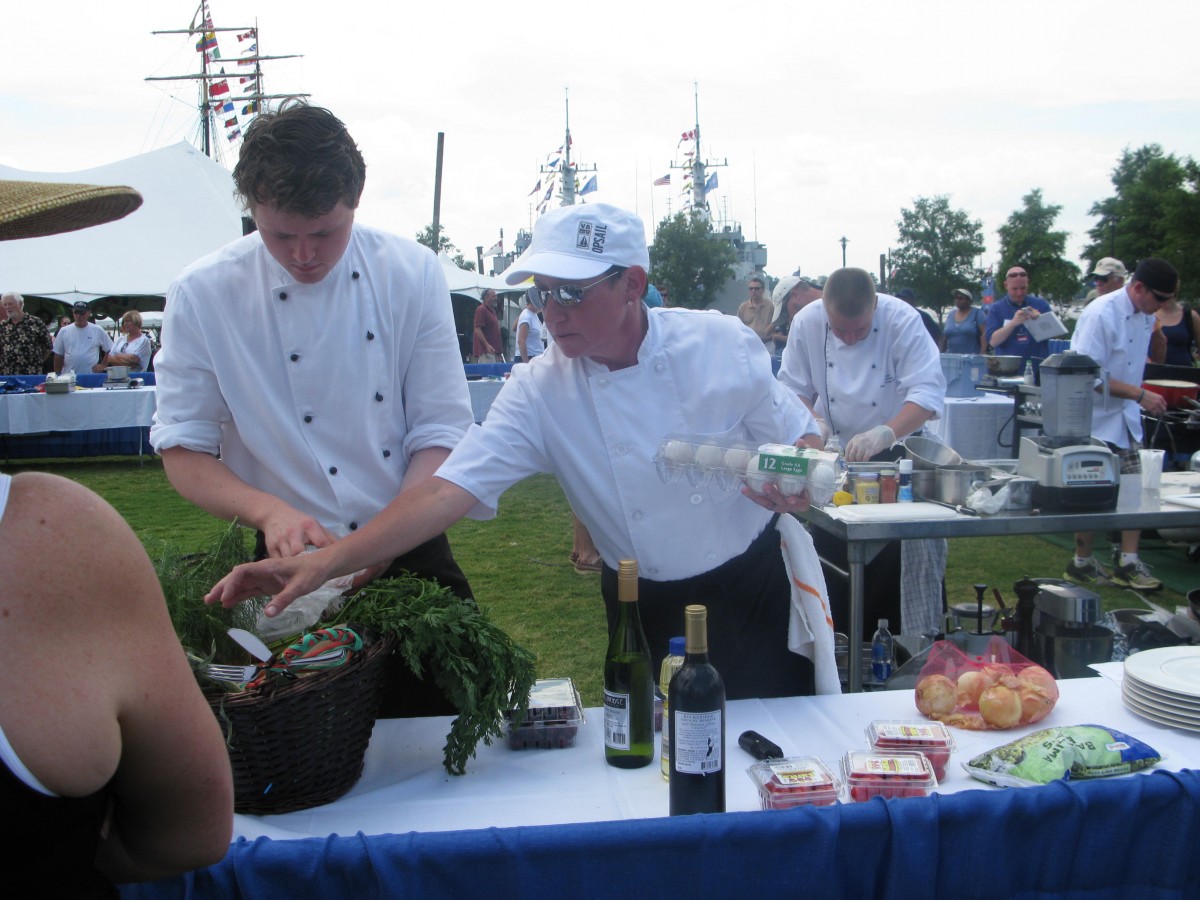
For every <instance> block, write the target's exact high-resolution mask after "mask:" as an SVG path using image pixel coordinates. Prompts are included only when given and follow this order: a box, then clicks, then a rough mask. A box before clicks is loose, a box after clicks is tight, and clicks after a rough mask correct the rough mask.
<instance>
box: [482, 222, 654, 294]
mask: <svg viewBox="0 0 1200 900" xmlns="http://www.w3.org/2000/svg"><path fill="white" fill-rule="evenodd" d="M613 266H623V267H629V266H641V267H642V268H643V269H647V270H648V269H649V268H650V253H649V251H648V250H647V249H646V228H645V226H644V225H643V224H642V220H641V219H640V218H638V217H637V216H635V215H634V214H633V213H631V212H627V211H625V210H623V209H620V208H618V207H616V206H610V205H609V204H607V203H585V204H578V205H575V206H562V207H559V208H558V209H556V210H553V211H552V212H548V213H546V215H544V216H542V217H541V218H540V219H538V220H537V224H536V225H534V226H533V240H532V241H531V242H530V244H529V246H528V247H527V248H526V249H525V252H524V253H522V254H521V256H520V258H519V259H518V260H517V261H516V262H515V263H513V264H512V266H511V267H510V268H509V269H508V270H507V271H506V272H505V273H504V279H505V281H507V282H508V283H509V284H520V283H521V282H522V281H525V280H526V279H528V278H530V277H532V276H534V275H546V276H549V277H550V278H561V279H564V280H566V281H576V280H580V281H586V280H588V279H590V278H595V277H597V276H599V275H603V274H604V273H605V272H607V271H608V270H609V269H610V268H612V267H613Z"/></svg>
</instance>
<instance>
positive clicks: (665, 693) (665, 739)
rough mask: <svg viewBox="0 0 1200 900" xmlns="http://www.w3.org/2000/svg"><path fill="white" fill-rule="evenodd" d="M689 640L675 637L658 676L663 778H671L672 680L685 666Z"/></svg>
mask: <svg viewBox="0 0 1200 900" xmlns="http://www.w3.org/2000/svg"><path fill="white" fill-rule="evenodd" d="M686 641H687V639H686V638H684V637H673V638H671V642H670V644H669V645H668V647H669V650H668V654H667V656H666V658H665V659H663V661H662V668H661V669H660V670H659V674H658V692H659V695H660V696H661V697H662V741H661V744H662V747H661V750H662V753H661V754H660V757H661V762H660V767H661V768H662V776H663V778H667V779H669V778H670V777H671V703H670V691H671V679H672V678H674V677H675V673H676V672H678V671H679V669H680V668H681V667H682V666H683V654H684V650H685V648H686V646H687V643H686Z"/></svg>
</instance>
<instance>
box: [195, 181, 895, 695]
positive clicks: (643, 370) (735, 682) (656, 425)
mask: <svg viewBox="0 0 1200 900" xmlns="http://www.w3.org/2000/svg"><path fill="white" fill-rule="evenodd" d="M648 268H649V254H648V252H647V249H646V235H645V228H644V226H643V224H642V221H641V219H639V218H638V217H637V216H635V215H633V214H632V213H629V212H626V211H624V210H621V209H618V208H616V207H613V206H609V205H607V204H602V203H589V204H586V205H581V206H569V207H564V208H562V209H558V210H555V211H554V212H551V213H548V214H547V215H545V216H543V217H542V218H540V219H539V220H538V222H537V225H536V226H535V228H534V233H533V241H532V243H531V244H530V245H529V247H528V249H526V251H525V253H524V254H523V255H522V256H521V258H520V259H518V260H517V261H516V263H515V264H514V265H513V266H512V268H511V269H510V270H509V271H508V273H507V276H506V277H507V280H508V283H509V284H517V283H520V282H522V281H525V280H527V279H528V278H530V277H532V278H533V279H534V283H535V285H536V286H537V287H538V289H540V290H541V291H542V296H543V299H544V301H545V313H544V315H545V321H546V325H547V327H548V328H549V330H550V333H551V334H552V335H553V338H554V341H553V343H552V344H551V345H550V347H549V348H548V349H547V351H546V352H545V353H543V354H542V355H540V356H538V357H537V358H535V359H533V360H532V361H531V362H530V363H529V364H528V365H524V366H517V367H516V368H514V369H513V371H512V375H511V377H510V378H509V380H508V381H507V382H506V383H505V385H504V387H503V389H502V390H501V391H500V394H499V395H498V397H497V398H496V401H495V403H494V404H493V405H492V408H491V410H490V411H489V413H488V416H487V420H486V421H485V422H484V423H483V424H482V425H473V426H471V428H470V430H469V431H468V432H467V434H466V436H465V437H464V438H463V440H462V442H461V443H460V444H459V445H458V446H457V447H456V448H455V449H454V451H453V452H452V453H451V454H450V456H449V458H448V459H446V461H445V462H444V463H443V464H442V465H441V467H440V468H439V469H438V470H437V473H436V475H435V476H434V477H433V478H431V479H430V480H428V481H427V482H426V483H424V484H421V485H420V486H418V487H415V488H414V489H412V490H411V491H407V492H405V493H404V494H403V495H402V496H400V497H397V498H396V499H395V500H394V501H392V503H390V504H389V505H388V506H387V508H386V509H384V511H383V512H382V513H381V514H380V515H378V516H377V517H376V518H374V519H373V520H372V521H371V522H370V523H368V524H367V525H365V526H364V527H362V528H360V529H358V530H357V531H356V532H354V533H353V534H351V535H349V536H347V537H345V538H342V539H341V540H338V541H337V542H336V543H334V544H333V545H331V546H329V547H327V548H325V549H322V550H319V551H316V552H313V553H309V554H306V555H303V556H295V557H290V558H287V559H267V560H262V561H260V562H258V563H251V564H248V565H244V566H239V567H237V568H236V569H234V570H233V572H231V573H230V574H229V575H227V576H226V577H225V578H224V579H222V580H221V581H220V582H219V583H218V584H217V585H216V586H215V587H214V588H213V590H212V591H211V592H210V593H209V594H208V596H207V597H206V598H205V599H206V600H207V601H208V602H210V603H217V602H219V603H222V604H224V605H225V606H232V605H233V604H235V603H237V602H239V601H241V600H244V599H246V598H248V597H251V596H259V595H262V594H271V595H273V598H272V600H271V601H270V603H269V605H268V606H267V614H268V615H273V614H275V613H277V612H278V611H279V610H281V609H283V608H284V607H285V606H286V605H287V604H288V603H290V602H291V601H292V600H293V599H295V598H296V597H299V596H302V595H304V594H306V593H308V592H310V591H312V590H314V589H315V588H317V587H318V586H320V585H321V584H322V583H324V582H326V581H328V580H329V579H331V578H333V577H335V576H337V575H341V574H347V573H351V572H355V571H357V570H360V569H363V568H365V567H367V566H370V565H372V564H374V563H377V562H378V561H380V560H383V559H390V558H392V557H394V556H396V555H397V554H399V553H402V552H404V551H405V549H407V548H409V547H412V546H415V545H417V544H419V543H421V542H422V541H424V540H426V539H428V537H429V536H431V535H434V534H439V533H441V532H442V531H444V530H445V529H446V528H447V527H449V526H450V525H451V524H452V523H454V522H455V521H457V520H458V519H459V518H461V517H463V516H465V515H467V514H468V513H473V514H474V515H475V516H476V517H480V516H481V515H483V516H486V515H487V514H489V513H490V514H491V515H494V514H495V509H496V506H497V503H498V501H499V498H500V495H501V494H502V493H503V492H504V491H505V490H506V489H507V488H508V487H510V486H511V485H513V484H515V483H516V482H518V481H520V480H521V479H523V478H525V477H528V476H530V475H534V474H536V473H538V472H549V473H551V474H553V475H555V476H556V477H557V478H558V480H559V482H560V484H561V485H562V487H563V490H564V492H565V493H566V495H567V499H568V500H569V501H570V503H571V506H572V508H574V509H575V511H576V512H577V513H578V515H579V517H580V518H581V519H582V520H583V522H584V524H585V525H586V526H587V528H588V530H589V531H590V532H591V534H592V537H593V538H594V539H595V542H596V546H597V548H598V549H599V551H600V555H601V557H602V559H603V562H604V566H603V571H602V573H601V592H602V594H603V596H604V602H605V608H606V610H607V613H608V622H609V627H610V629H611V627H612V625H613V622H614V620H615V615H616V572H615V569H616V567H617V565H618V562H619V561H620V560H621V559H636V560H637V561H638V568H639V573H640V575H641V578H640V580H639V581H640V583H639V592H640V604H639V605H640V607H641V615H642V622H643V626H644V628H645V631H646V637H647V639H648V641H649V643H650V648H651V653H652V656H653V657H654V665H655V667H656V668H655V669H654V671H657V666H658V665H659V664H660V662H661V660H662V658H663V656H665V655H666V652H667V643H668V640H669V639H670V637H671V636H672V635H677V634H680V633H682V627H683V621H684V617H683V608H684V606H686V605H687V604H689V603H697V602H699V603H704V604H705V605H707V606H708V610H709V634H710V654H711V658H712V661H713V664H714V665H715V666H716V667H717V669H718V671H720V673H721V675H722V676H723V678H724V679H725V685H726V692H727V696H728V697H729V698H730V699H736V698H744V697H774V696H788V695H795V694H804V693H812V692H813V691H814V666H813V662H812V658H814V657H815V658H817V660H818V663H819V671H820V672H821V678H820V680H819V684H820V687H821V689H822V691H823V692H836V691H837V690H838V686H837V679H836V672H835V670H834V669H833V663H832V660H833V646H832V644H833V640H832V629H831V628H830V627H829V618H828V612H827V610H826V609H825V608H824V607H823V606H822V605H821V603H817V604H816V606H815V607H814V606H813V605H812V601H811V598H812V597H813V596H814V595H817V596H821V595H823V594H824V584H823V583H820V584H817V585H815V588H816V590H815V591H814V592H812V593H805V594H804V597H803V598H802V599H801V600H799V601H797V603H796V604H795V605H796V607H797V609H799V608H802V607H803V604H804V603H805V602H807V603H808V604H809V605H808V607H807V608H808V609H809V610H810V614H809V616H808V618H807V619H805V618H804V616H803V615H800V616H799V618H800V620H799V621H797V615H794V614H793V606H794V604H793V586H792V580H791V579H790V578H789V571H788V568H787V566H788V565H790V566H792V568H793V570H794V574H796V575H797V578H798V579H805V578H807V579H809V580H811V579H813V578H815V579H816V580H818V581H819V580H820V577H821V573H820V566H819V564H817V562H816V555H815V553H814V552H813V550H812V543H811V539H810V538H809V537H808V535H807V533H806V532H805V531H804V530H803V528H801V527H800V526H799V523H798V522H796V520H795V519H794V518H793V517H791V516H789V515H786V514H787V513H791V512H797V511H801V510H803V509H805V508H807V506H808V498H807V495H806V494H801V495H798V496H791V497H785V496H784V495H783V494H782V493H780V491H779V490H778V488H776V487H775V486H773V485H769V486H767V487H765V488H764V493H762V494H757V495H753V492H751V491H750V489H749V488H745V489H744V490H743V492H744V493H745V494H747V495H748V496H741V495H739V494H738V493H737V492H733V491H729V492H727V491H721V490H709V489H695V488H692V487H690V486H689V485H688V484H687V483H686V482H682V483H673V484H664V483H663V482H662V481H661V480H660V479H659V477H658V475H657V472H656V470H655V467H654V463H653V462H652V460H653V458H654V456H655V453H656V451H657V449H658V446H659V443H660V441H661V440H662V438H663V437H664V436H666V435H668V434H672V433H685V434H698V435H705V436H711V438H712V440H713V441H714V442H718V441H723V440H727V439H728V440H739V439H741V440H749V441H756V442H759V443H767V442H775V443H788V444H796V443H799V442H802V441H805V439H807V441H808V442H819V434H818V427H817V424H816V422H815V420H814V419H813V417H812V415H811V413H810V412H809V411H808V410H807V409H806V408H805V407H804V405H803V404H801V403H800V402H799V400H798V399H797V398H796V396H795V394H794V393H793V392H792V391H790V390H788V389H787V388H785V387H784V386H783V385H782V384H780V383H779V382H778V381H776V380H775V379H774V378H773V377H772V374H771V360H770V356H769V354H768V352H767V350H766V349H765V347H764V346H763V342H762V340H761V339H760V338H759V337H758V336H757V335H755V334H754V332H752V331H751V330H750V329H748V328H747V327H746V326H744V325H743V324H742V323H741V322H739V321H738V320H737V319H736V318H734V317H732V316H725V315H722V314H720V313H717V312H698V311H693V310H686V309H665V308H658V309H649V308H648V307H647V306H646V305H645V304H644V303H643V297H644V295H645V293H646V284H647V275H646V273H647V269H648ZM914 315H915V314H914ZM750 495H752V496H750ZM752 501H753V502H752ZM781 514H783V515H782V518H783V520H784V522H783V524H782V526H781V528H780V529H779V530H777V520H779V519H780V516H781ZM781 530H786V534H785V538H786V540H784V541H781V533H780V531H781ZM785 553H787V554H788V563H787V564H785V559H784V555H785ZM814 573H815V574H814ZM810 586H813V585H810ZM797 593H800V592H797ZM814 610H815V612H814ZM789 644H790V645H791V646H793V647H795V648H796V649H798V650H800V651H801V652H804V653H805V654H806V655H807V657H808V658H806V657H805V656H801V655H799V653H796V652H792V651H791V650H790V649H789ZM830 672H833V675H832V683H830V682H831V678H830V674H829V673H830Z"/></svg>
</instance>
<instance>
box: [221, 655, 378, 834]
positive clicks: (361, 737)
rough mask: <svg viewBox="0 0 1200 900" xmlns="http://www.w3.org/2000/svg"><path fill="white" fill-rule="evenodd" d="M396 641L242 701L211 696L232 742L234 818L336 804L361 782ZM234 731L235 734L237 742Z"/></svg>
mask: <svg viewBox="0 0 1200 900" xmlns="http://www.w3.org/2000/svg"><path fill="white" fill-rule="evenodd" d="M395 646H396V639H395V637H394V636H393V635H387V636H385V637H384V638H383V639H381V640H376V641H374V642H372V643H371V644H370V645H369V646H367V647H366V649H364V650H363V652H362V653H359V654H356V655H355V656H354V657H353V658H352V659H351V660H350V661H349V662H348V663H346V665H344V666H340V667H339V668H336V669H328V670H325V671H321V672H315V673H312V674H309V675H305V676H304V677H302V678H298V679H296V680H294V681H293V680H285V679H282V678H275V679H271V680H270V681H268V682H267V683H266V684H265V685H264V686H263V687H262V688H260V689H257V690H252V691H246V692H245V693H241V694H225V693H223V694H219V695H210V696H209V698H208V702H209V705H210V706H211V707H212V710H213V712H214V713H215V714H216V716H217V719H218V720H219V721H220V722H221V727H222V728H223V729H225V730H226V733H227V734H228V735H229V739H228V742H227V743H228V748H229V762H230V764H231V765H232V767H233V792H234V810H235V811H236V812H239V813H248V814H251V815H270V814H274V813H285V812H294V811H296V810H300V809H308V808H310V807H313V806H320V805H321V804H322V803H329V802H331V801H333V800H336V799H337V798H338V797H340V796H342V794H344V793H346V791H348V790H350V788H352V787H353V786H354V784H355V782H357V781H358V779H359V776H360V775H362V770H363V757H364V756H365V755H366V752H367V743H368V742H369V741H370V739H371V730H372V729H373V728H374V727H375V716H376V712H377V711H378V709H379V699H380V694H381V692H382V690H383V678H384V672H385V663H386V662H387V659H388V657H389V656H390V655H391V653H392V650H393V649H394V648H395ZM230 731H232V733H231V734H230Z"/></svg>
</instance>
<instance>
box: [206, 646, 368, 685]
mask: <svg viewBox="0 0 1200 900" xmlns="http://www.w3.org/2000/svg"><path fill="white" fill-rule="evenodd" d="M346 654H347V649H346V648H345V647H337V648H335V649H333V650H327V651H325V652H324V653H318V654H317V655H316V656H306V657H303V658H300V659H293V660H291V661H290V662H289V661H287V660H284V661H283V662H281V663H278V664H276V665H270V666H262V665H259V666H229V665H221V664H212V665H208V666H205V667H204V674H205V675H207V676H208V677H209V678H212V679H214V680H215V681H232V682H235V683H238V684H246V683H248V682H251V681H253V680H254V679H255V678H256V677H258V675H259V674H263V673H269V672H274V673H278V674H280V675H283V676H284V677H292V678H294V677H295V673H294V672H293V670H294V669H315V668H322V669H328V668H331V667H332V664H340V663H342V662H344V661H345V659H346Z"/></svg>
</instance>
